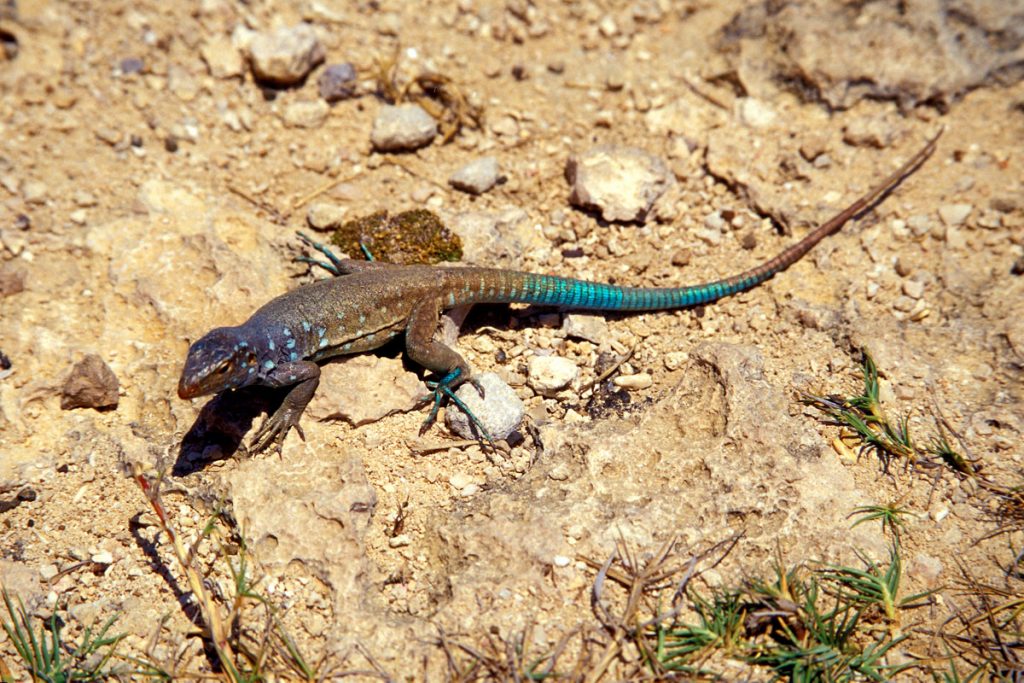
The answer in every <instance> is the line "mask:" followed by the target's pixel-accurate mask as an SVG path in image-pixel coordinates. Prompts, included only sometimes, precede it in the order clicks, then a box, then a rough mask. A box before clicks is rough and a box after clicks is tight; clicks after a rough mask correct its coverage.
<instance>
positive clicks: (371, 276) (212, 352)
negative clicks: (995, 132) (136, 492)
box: [178, 131, 942, 452]
mask: <svg viewBox="0 0 1024 683" xmlns="http://www.w3.org/2000/svg"><path fill="white" fill-rule="evenodd" d="M941 134H942V131H939V133H938V134H937V135H935V136H934V137H933V138H932V139H931V140H929V142H928V143H927V144H926V145H925V146H924V147H923V148H922V149H921V150H920V151H919V152H918V153H917V154H915V155H914V156H913V157H912V158H911V159H910V160H908V161H907V162H906V163H905V164H903V166H901V167H900V168H899V169H897V170H896V171H895V172H894V173H892V174H891V175H890V176H889V177H888V178H886V179H885V180H883V181H882V182H880V183H879V184H878V185H876V186H875V187H874V188H872V189H871V190H870V191H869V192H868V193H867V194H865V195H864V196H863V197H861V198H860V199H858V200H857V201H855V202H854V203H853V204H851V205H850V206H848V207H847V208H846V209H844V210H843V211H841V212H839V213H838V214H837V215H836V216H835V217H833V218H832V219H830V220H829V221H827V222H826V223H824V224H822V225H821V226H820V227H818V228H816V229H815V230H813V231H812V232H810V233H809V234H808V235H807V236H806V237H804V238H803V239H802V240H800V241H799V242H797V243H796V244H794V245H792V246H790V247H788V248H787V249H785V250H783V251H782V252H781V253H780V254H778V255H777V256H775V257H774V258H772V259H770V260H768V261H766V262H764V263H762V264H761V265H759V266H757V267H755V268H752V269H751V270H748V271H746V272H744V273H741V274H739V275H735V276H733V277H730V278H726V279H724V280H719V281H717V282H711V283H707V284H703V285H696V286H692V287H672V288H632V287H617V286H614V285H605V284H600V283H589V282H583V281H580V280H572V279H568V278H561V277H557V276H553V275H538V274H534V273H523V272H518V271H512V270H499V269H491V268H438V267H433V266H425V265H410V266H397V265H391V264H385V263H377V262H369V261H354V260H350V259H337V258H335V257H334V255H333V254H331V253H330V251H329V250H328V249H327V248H326V247H323V246H322V245H319V244H316V243H314V242H312V241H310V240H309V239H308V238H305V237H304V236H303V239H304V240H305V241H306V243H307V244H309V245H310V246H312V247H313V248H314V249H317V250H318V251H320V252H321V253H323V254H324V255H325V256H326V257H327V258H328V259H329V260H330V263H325V262H321V261H314V260H312V259H303V260H306V261H309V262H311V263H314V264H316V265H319V266H321V267H323V268H325V269H327V270H328V271H330V272H331V273H333V274H334V275H336V276H338V277H333V278H329V279H326V280H320V281H318V282H314V283H312V284H309V285H305V286H303V287H299V288H297V289H295V290H293V291H291V292H288V293H287V294H283V295H281V296H279V297H277V298H276V299H273V300H272V301H270V302H269V303H267V304H266V305H264V306H263V307H262V308H260V309H259V310H257V311H256V312H255V313H254V314H253V315H252V317H250V318H249V319H248V320H247V321H245V322H244V323H242V324H241V325H239V326H237V327H219V328H216V329H214V330H212V331H211V332H209V333H208V334H206V335H205V336H204V337H203V338H202V339H200V340H199V341H197V342H196V343H194V344H193V345H192V347H191V348H190V349H189V352H188V357H187V358H186V360H185V367H184V369H183V370H182V373H181V380H180V381H179V384H178V395H179V396H180V397H181V398H196V397H198V396H204V395H208V394H215V393H219V392H221V391H226V390H229V389H238V388H241V387H245V386H250V385H254V384H259V385H264V386H270V387H280V388H289V389H288V394H287V395H286V396H285V399H284V401H283V403H282V404H281V407H280V408H279V409H278V410H277V411H276V412H275V413H274V414H273V415H271V416H270V417H269V418H267V420H266V421H265V422H264V423H263V424H262V425H261V426H260V428H259V430H258V431H257V432H256V435H255V437H254V440H253V445H252V447H251V450H252V451H254V452H259V451H262V450H264V449H266V448H267V447H269V446H274V447H275V448H276V449H277V450H280V448H281V445H282V443H283V442H284V438H285V436H286V435H287V434H288V432H289V431H290V430H291V428H292V427H296V428H298V424H299V419H300V417H301V416H302V413H303V411H304V410H305V408H306V406H307V405H308V404H309V401H310V400H311V399H312V398H313V394H314V393H315V392H316V388H317V385H318V384H319V383H320V366H319V365H318V363H319V362H321V361H324V360H327V359H328V358H332V357H335V356H340V355H347V354H353V353H362V352H364V351H369V350H372V349H376V348H378V347H380V346H382V345H384V344H385V343H387V342H388V341H389V340H391V339H392V338H394V337H396V336H399V335H404V337H405V348H406V353H407V354H408V355H409V358H410V359H411V360H412V361H414V362H415V363H417V364H419V365H421V366H423V367H424V368H426V369H428V370H430V371H432V372H435V373H437V374H438V375H441V377H442V378H441V380H440V381H439V382H438V383H437V385H436V388H434V396H435V400H434V409H433V410H432V411H431V413H430V416H429V417H428V418H427V422H425V423H424V429H425V428H426V427H427V426H429V425H430V423H431V422H432V421H433V418H434V417H435V416H436V414H437V407H438V405H439V404H440V402H441V400H442V399H445V398H447V399H450V400H453V401H455V402H456V403H457V404H459V407H463V406H461V404H460V402H459V401H458V399H456V398H455V397H454V395H453V394H452V389H453V388H454V387H456V386H457V385H459V384H461V383H463V382H466V381H471V382H472V381H473V380H472V378H471V374H470V368H469V366H468V365H467V364H466V361H465V360H464V359H463V358H462V356H460V355H459V354H458V353H457V352H456V351H454V350H453V349H451V348H449V347H448V346H446V345H444V344H443V343H441V342H438V341H435V340H434V332H435V331H436V329H437V324H438V319H439V316H440V314H441V312H442V311H444V310H447V309H449V308H453V307H455V306H459V305H463V304H473V303H512V302H520V303H533V304H544V305H551V306H562V307H565V308H569V309H587V310H601V311H648V310H664V309H673V308H681V307H687V306H694V305H699V304H706V303H709V302H711V301H715V300H717V299H720V298H722V297H725V296H729V295H731V294H735V293H737V292H741V291H744V290H747V289H751V288H753V287H755V286H757V285H759V284H760V283H762V282H764V281H765V280H768V279H769V278H771V277H773V276H774V275H775V274H777V273H779V272H781V271H782V270H785V269H786V268H788V267H789V266H790V265H792V264H793V263H795V262H796V261H797V260H799V259H800V258H801V257H802V256H803V255H804V254H806V253H807V252H808V251H809V250H810V249H811V248H812V247H813V246H814V245H815V244H817V243H818V242H820V241H821V240H822V239H824V238H825V237H827V236H828V235H831V234H832V233H834V232H836V231H838V230H839V229H840V228H841V227H842V226H843V225H844V224H845V223H846V222H847V221H849V220H850V219H851V218H853V217H854V216H856V215H858V214H860V213H862V212H864V211H866V210H867V209H868V208H870V207H871V206H873V205H874V204H875V203H876V202H878V201H881V199H883V198H884V196H885V195H886V194H887V193H888V192H890V191H891V190H893V189H894V188H895V187H896V186H897V185H899V183H900V182H901V181H902V180H903V179H904V178H905V177H907V176H908V175H910V174H911V173H913V172H914V171H915V170H917V168H918V167H919V166H920V165H921V164H923V163H924V161H925V160H926V159H927V158H928V157H929V156H930V155H931V154H932V152H933V151H934V150H935V146H936V143H937V141H938V138H939V135H941ZM467 412H468V411H467ZM470 417H472V415H470ZM477 426H478V428H479V429H480V431H481V433H482V434H483V435H484V436H485V437H487V438H488V440H489V437H488V436H487V434H486V431H485V430H484V429H483V428H482V426H480V425H479V424H478V423H477Z"/></svg>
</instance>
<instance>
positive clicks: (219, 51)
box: [199, 36, 245, 78]
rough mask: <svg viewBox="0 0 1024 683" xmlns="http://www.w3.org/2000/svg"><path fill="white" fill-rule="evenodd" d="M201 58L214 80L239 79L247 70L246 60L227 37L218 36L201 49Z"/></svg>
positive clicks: (204, 44)
mask: <svg viewBox="0 0 1024 683" xmlns="http://www.w3.org/2000/svg"><path fill="white" fill-rule="evenodd" d="M199 56H200V57H202V58H203V61H204V62H206V68H207V69H208V70H209V72H210V75H211V76H213V77H214V78H238V77H239V76H241V75H242V73H243V71H244V70H245V60H244V59H242V53H241V52H239V51H238V48H236V47H235V45H234V43H232V42H231V39H230V38H229V37H227V36H216V37H214V38H212V39H210V40H208V41H206V42H205V43H203V46H202V47H200V48H199Z"/></svg>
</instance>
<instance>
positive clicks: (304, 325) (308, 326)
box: [302, 320, 313, 332]
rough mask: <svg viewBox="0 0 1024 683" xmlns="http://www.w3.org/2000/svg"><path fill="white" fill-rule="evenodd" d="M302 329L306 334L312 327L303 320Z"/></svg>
mask: <svg viewBox="0 0 1024 683" xmlns="http://www.w3.org/2000/svg"><path fill="white" fill-rule="evenodd" d="M302 329H304V330H305V331H306V332H309V331H310V330H311V329H313V326H312V325H310V324H309V323H308V322H306V321H305V320H303V321H302Z"/></svg>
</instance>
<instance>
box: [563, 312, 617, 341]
mask: <svg viewBox="0 0 1024 683" xmlns="http://www.w3.org/2000/svg"><path fill="white" fill-rule="evenodd" d="M562 330H563V331H564V332H565V334H566V336H567V337H572V338H573V339H586V340H587V341H590V342H594V343H595V344H600V343H601V342H602V341H604V340H606V339H607V338H608V321H607V320H605V317H604V316H603V315H593V314H587V313H568V314H566V316H565V320H564V321H563V322H562Z"/></svg>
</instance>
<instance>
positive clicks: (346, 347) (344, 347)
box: [341, 343, 352, 351]
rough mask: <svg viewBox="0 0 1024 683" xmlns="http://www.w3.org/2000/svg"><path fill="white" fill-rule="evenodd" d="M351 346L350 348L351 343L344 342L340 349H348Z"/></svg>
mask: <svg viewBox="0 0 1024 683" xmlns="http://www.w3.org/2000/svg"><path fill="white" fill-rule="evenodd" d="M351 348H352V344H351V343H348V344H345V345H344V346H342V347H341V349H342V351H348V350H349V349H351Z"/></svg>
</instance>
